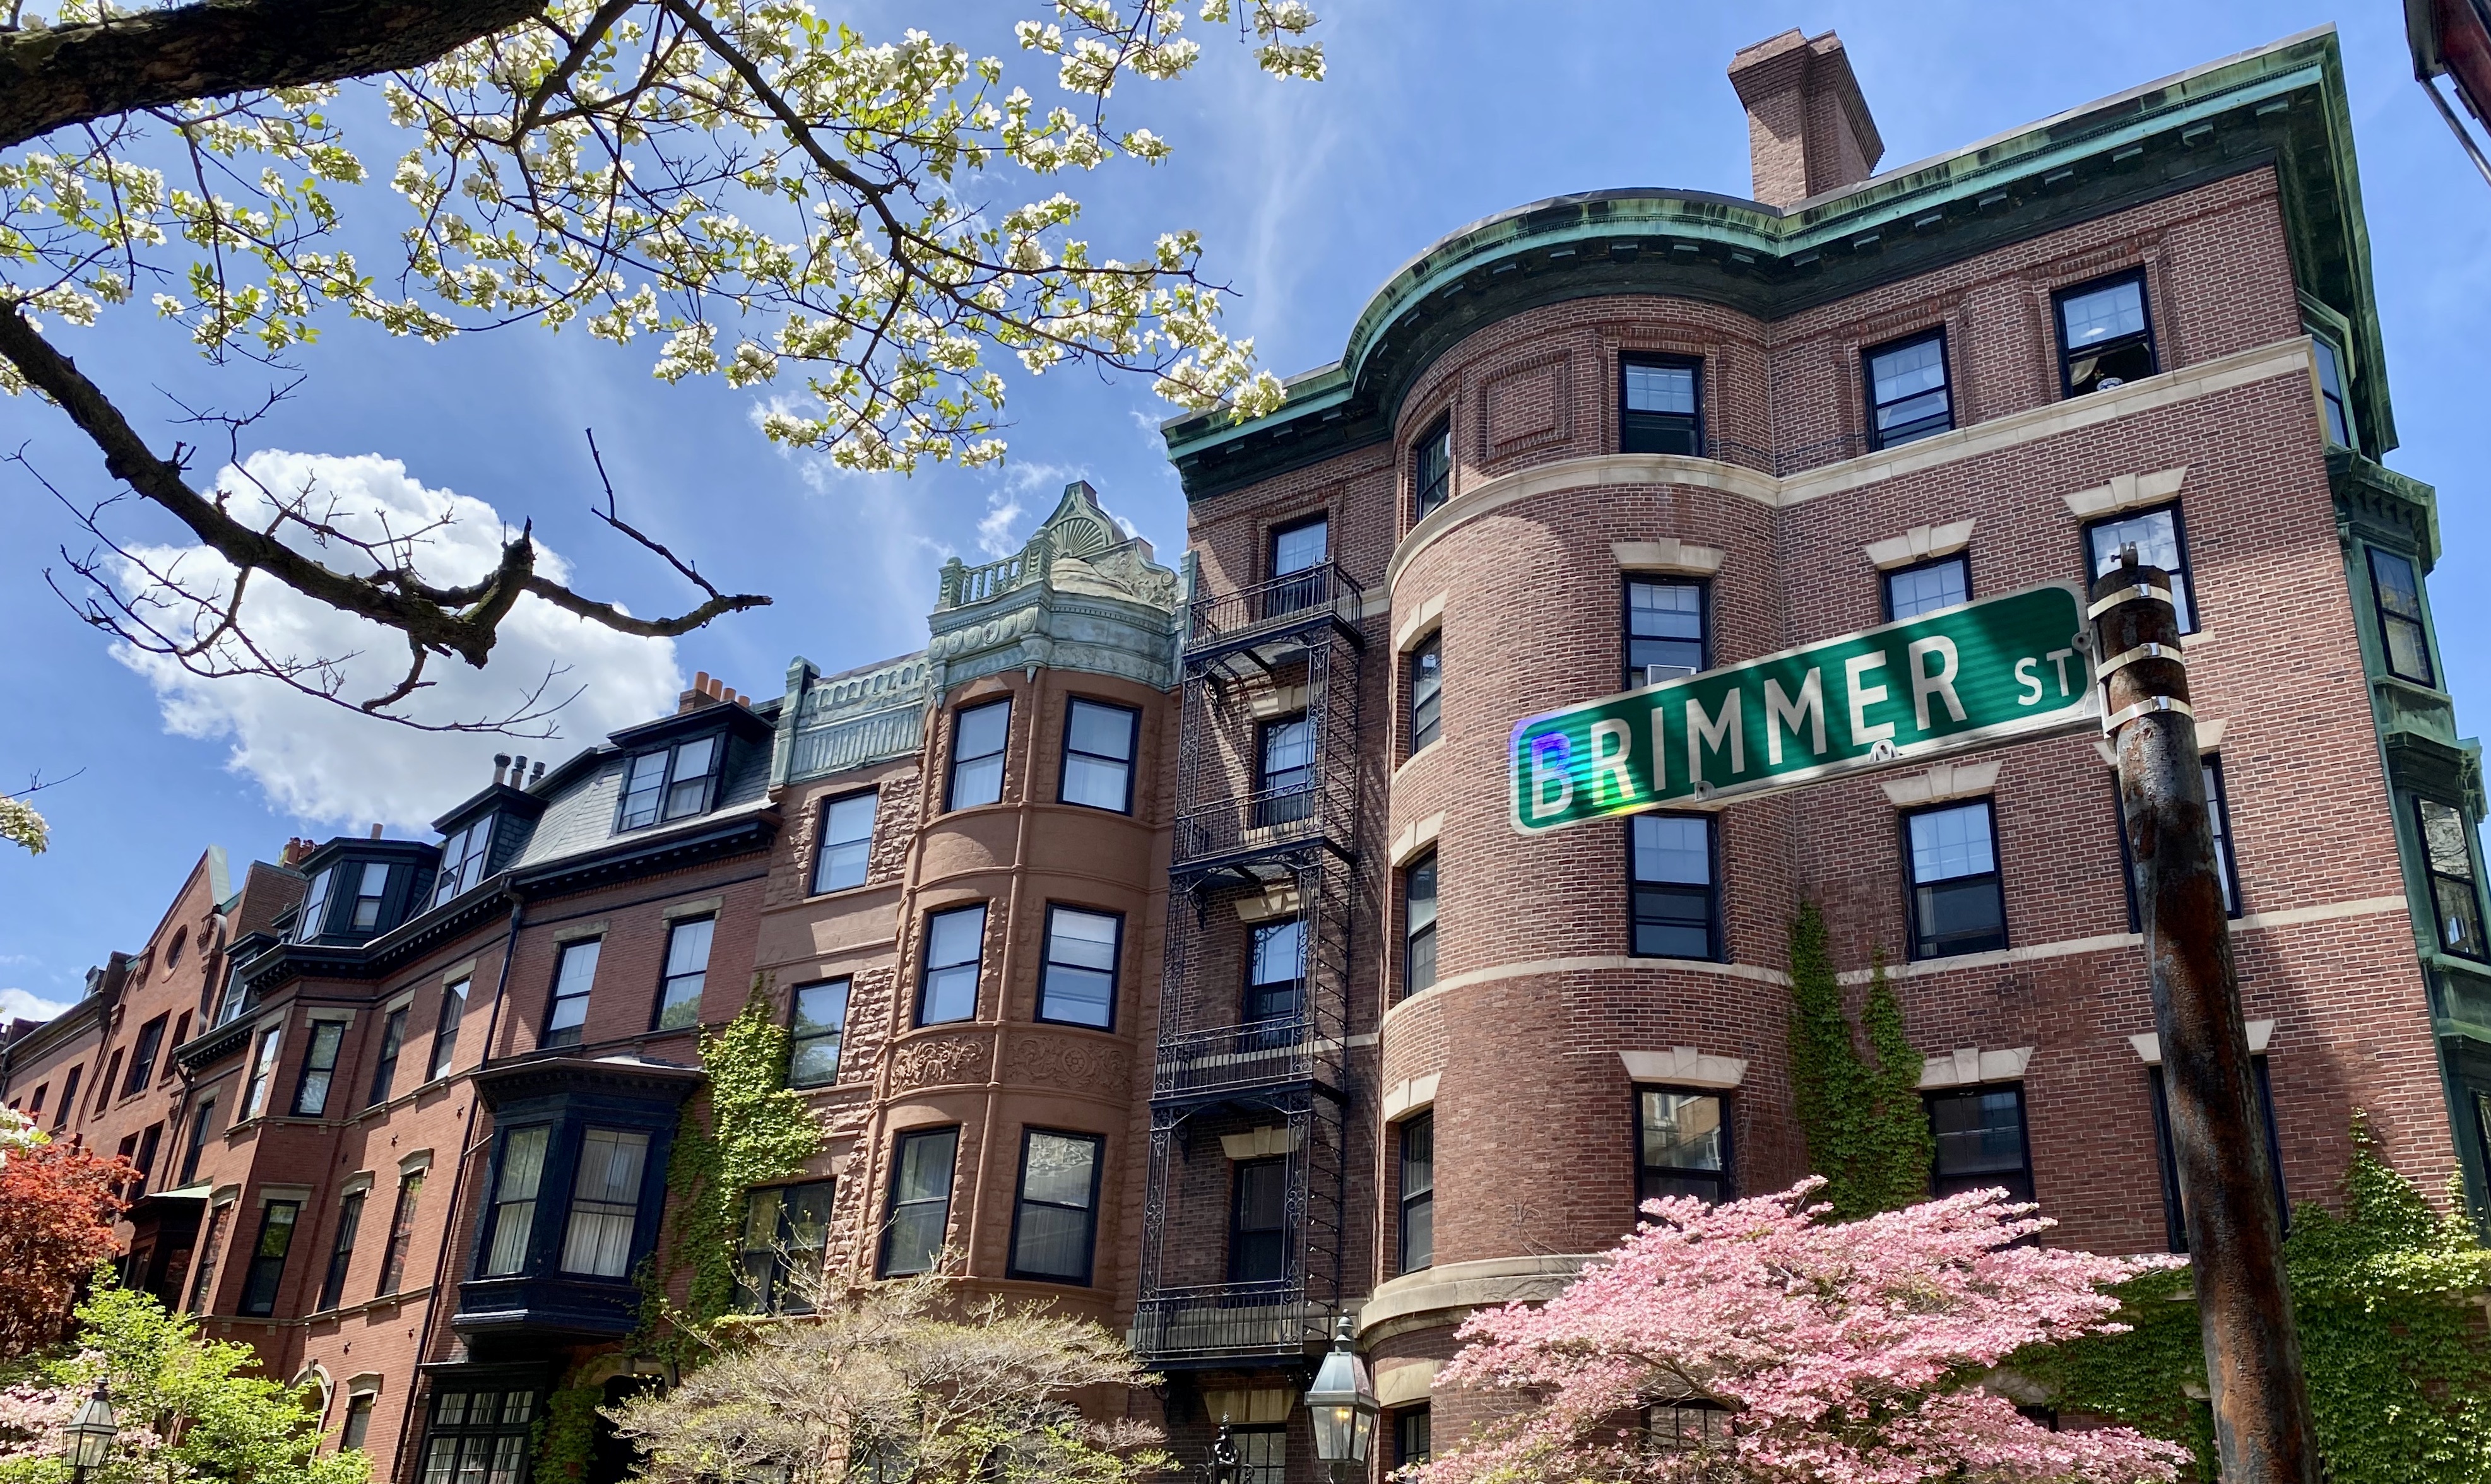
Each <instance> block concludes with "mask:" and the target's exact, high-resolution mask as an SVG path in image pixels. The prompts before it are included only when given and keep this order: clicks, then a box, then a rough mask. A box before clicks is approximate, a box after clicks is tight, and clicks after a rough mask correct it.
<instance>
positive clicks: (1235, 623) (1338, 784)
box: [1132, 564, 1365, 1369]
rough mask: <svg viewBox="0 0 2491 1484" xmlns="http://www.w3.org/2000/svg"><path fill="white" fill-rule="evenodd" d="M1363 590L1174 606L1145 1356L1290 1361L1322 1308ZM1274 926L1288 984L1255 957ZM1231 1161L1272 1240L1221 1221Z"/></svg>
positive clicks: (1237, 1221) (1162, 1364)
mask: <svg viewBox="0 0 2491 1484" xmlns="http://www.w3.org/2000/svg"><path fill="white" fill-rule="evenodd" d="M1364 598H1365V593H1364V591H1363V589H1362V588H1361V586H1360V585H1359V584H1358V583H1357V582H1356V581H1354V580H1352V579H1351V578H1350V577H1349V575H1348V574H1347V573H1346V572H1344V571H1342V570H1341V569H1340V568H1339V567H1338V566H1336V565H1333V564H1326V565H1324V566H1321V567H1313V568H1310V569H1307V570H1304V571H1299V572H1292V573H1290V574H1288V575H1287V576H1284V577H1280V578H1276V579H1275V580H1273V581H1270V582H1266V583H1263V584H1261V585H1259V586H1257V587H1251V588H1247V589H1245V590H1244V591H1242V592H1236V593H1229V594H1224V595H1218V596H1212V597H1197V598H1196V599H1195V600H1194V601H1193V602H1192V604H1191V611H1190V614H1189V624H1188V627H1187V644H1186V649H1185V662H1184V687H1185V693H1184V713H1183V721H1182V723H1181V731H1180V733H1179V742H1180V752H1179V759H1178V763H1177V796H1176V839H1175V843H1174V846H1173V848H1172V851H1171V858H1170V867H1169V877H1170V881H1169V891H1168V923H1167V935H1166V960H1165V977H1164V981H1163V985H1162V988H1161V991H1160V1002H1159V1025H1158V1059H1157V1065H1156V1070H1155V1075H1154V1077H1153V1081H1152V1094H1151V1164H1150V1175H1149V1186H1148V1189H1147V1192H1146V1195H1145V1198H1144V1204H1143V1217H1142V1267H1141V1283H1140V1295H1139V1300H1138V1303H1137V1305H1136V1308H1135V1313H1134V1318H1133V1336H1132V1338H1133V1348H1134V1350H1135V1352H1136V1353H1138V1354H1139V1355H1140V1357H1141V1358H1142V1359H1143V1360H1144V1361H1145V1362H1146V1363H1147V1364H1150V1365H1152V1366H1154V1367H1158V1368H1161V1369H1165V1368H1169V1367H1179V1368H1182V1367H1200V1366H1212V1365H1223V1364H1252V1363H1255V1362H1256V1361H1257V1360H1287V1361H1295V1360H1297V1359H1300V1358H1302V1357H1303V1356H1304V1355H1305V1354H1307V1353H1309V1352H1313V1351H1319V1350H1321V1349H1322V1348H1323V1347H1324V1344H1325V1341H1326V1333H1327V1328H1326V1326H1327V1321H1328V1319H1329V1316H1331V1315H1332V1314H1333V1313H1334V1312H1336V1311H1337V1309H1338V1307H1339V1303H1340V1291H1341V1262H1342V1253H1341V1237H1342V1227H1343V1219H1344V1210H1343V1208H1344V1205H1345V1202H1346V1180H1347V1174H1348V1160H1347V1158H1346V1150H1345V1149H1344V1139H1345V1135H1346V1132H1347V1118H1346V1115H1347V1107H1348V1105H1347V1099H1346V1096H1345V1092H1346V1077H1345V1075H1344V1074H1345V1061H1346V1056H1347V1052H1346V1040H1347V1035H1348V1007H1349V970H1350V930H1351V909H1352V904H1353V901H1354V896H1355V889H1356V862H1357V829H1358V817H1359V802H1360V800H1359V790H1360V777H1361V773H1360V767H1361V765H1360V759H1359V745H1358V743H1359V733H1358V698H1359V660H1360V655H1361V653H1362V651H1363V648H1364V643H1365V641H1364V637H1363V632H1362V629H1361V626H1360V615H1361V612H1362V607H1363V601H1364ZM1301 720H1302V721H1303V728H1302V729H1297V730H1292V731H1290V732H1289V733H1288V734H1287V735H1286V736H1285V737H1284V738H1282V739H1281V741H1280V742H1279V743H1278V744H1277V745H1278V747H1279V749H1280V750H1281V751H1283V752H1285V753H1286V754H1287V755H1286V756H1285V757H1281V758H1279V759H1278V761H1280V762H1282V763H1286V764H1289V765H1292V766H1289V767H1285V768H1281V769H1278V770H1275V772H1276V782H1275V781H1274V780H1273V779H1267V777H1266V776H1265V764H1266V761H1267V758H1266V748H1267V747H1273V746H1275V742H1274V741H1273V729H1274V728H1275V727H1280V728H1293V729H1294V728H1296V727H1297V724H1298V723H1299V722H1300V721H1301ZM1292 920H1294V921H1295V922H1296V923H1297V924H1298V926H1297V928H1296V930H1295V936H1296V944H1295V946H1296V949H1297V952H1296V955H1295V959H1296V962H1295V979H1294V989H1293V990H1292V988H1291V986H1290V985H1289V984H1287V983H1284V982H1278V981H1281V980H1283V979H1284V978H1285V965H1284V964H1282V965H1278V966H1275V964H1274V963H1272V962H1271V960H1273V959H1274V958H1275V957H1276V956H1277V954H1276V952H1275V951H1266V952H1265V953H1264V955H1263V959H1264V962H1262V964H1261V967H1259V968H1257V967H1256V957H1255V953H1256V948H1255V946H1256V944H1257V941H1258V933H1257V929H1258V928H1260V929H1262V930H1263V932H1262V935H1261V939H1262V942H1263V943H1264V944H1265V946H1266V947H1267V949H1268V948H1269V947H1270V946H1271V945H1273V944H1285V943H1286V941H1287V938H1288V935H1289V932H1290V929H1289V928H1288V924H1289V923H1290V922H1291V921H1292ZM1249 979H1251V980H1253V981H1255V982H1254V984H1253V986H1252V987H1250V988H1249V984H1248V980H1249ZM1292 1002H1293V1003H1292ZM1241 1160H1245V1161H1250V1162H1252V1163H1254V1164H1255V1165H1257V1166H1258V1167H1259V1168H1258V1169H1257V1170H1256V1172H1255V1174H1256V1175H1257V1177H1258V1178H1261V1180H1262V1183H1261V1184H1260V1185H1259V1186H1258V1192H1259V1193H1258V1196H1257V1198H1256V1199H1257V1202H1258V1203H1259V1204H1260V1205H1261V1206H1264V1207H1268V1206H1269V1205H1270V1197H1271V1188H1270V1186H1271V1181H1272V1179H1273V1178H1276V1180H1277V1183H1278V1186H1279V1192H1278V1194H1279V1206H1280V1208H1281V1210H1280V1215H1279V1228H1278V1231H1277V1233H1276V1234H1274V1233H1271V1232H1269V1231H1265V1232H1262V1233H1259V1234H1257V1235H1252V1236H1248V1235H1245V1234H1243V1233H1242V1232H1241V1225H1242V1224H1243V1223H1242V1220H1241V1217H1240V1214H1239V1209H1238V1208H1239V1207H1240V1206H1241V1205H1243V1204H1244V1203H1245V1196H1244V1194H1243V1193H1242V1192H1243V1190H1244V1183H1243V1182H1244V1178H1245V1176H1244V1173H1243V1171H1242V1169H1241V1165H1240V1163H1239V1161H1241ZM1257 1219H1258V1220H1262V1221H1263V1224H1264V1225H1266V1226H1268V1225H1269V1222H1268V1220H1267V1219H1264V1218H1257ZM1248 1246H1252V1247H1253V1251H1252V1252H1250V1253H1247V1252H1246V1251H1245V1249H1246V1248H1247V1247H1248ZM1275 1248H1276V1249H1277V1250H1276V1252H1275ZM1245 1259H1250V1261H1246V1260H1245Z"/></svg>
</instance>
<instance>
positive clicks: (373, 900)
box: [347, 860, 390, 933]
mask: <svg viewBox="0 0 2491 1484" xmlns="http://www.w3.org/2000/svg"><path fill="white" fill-rule="evenodd" d="M347 869H349V870H352V869H354V867H351V866H350V867H348V868H347ZM362 871H363V874H362V876H361V878H360V880H359V884H358V885H357V886H356V887H355V917H354V922H355V931H356V932H359V933H368V932H370V931H371V930H372V929H373V928H376V927H378V926H380V925H381V899H382V898H383V897H385V896H387V895H389V879H390V868H389V865H388V863H387V862H385V861H380V860H366V861H365V862H364V863H363V867H362Z"/></svg>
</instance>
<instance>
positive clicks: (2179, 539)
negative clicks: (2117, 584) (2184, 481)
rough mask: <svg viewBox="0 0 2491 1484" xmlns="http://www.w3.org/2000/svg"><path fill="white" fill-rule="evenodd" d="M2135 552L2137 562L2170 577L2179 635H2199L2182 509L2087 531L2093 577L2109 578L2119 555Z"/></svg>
mask: <svg viewBox="0 0 2491 1484" xmlns="http://www.w3.org/2000/svg"><path fill="white" fill-rule="evenodd" d="M2130 546H2134V547H2135V548H2136V560H2137V561H2138V562H2139V563H2140V564H2142V565H2144V566H2146V567H2160V568H2162V569H2163V570H2164V571H2166V572H2168V573H2170V574H2171V606H2172V608H2173V609H2174V611H2176V612H2177V613H2178V614H2179V617H2180V631H2181V632H2182V633H2183V634H2187V633H2195V632H2196V631H2197V603H2196V595H2195V591H2194V589H2195V586H2196V585H2195V583H2194V582H2193V581H2192V580H2191V579H2190V577H2189V575H2188V542H2187V538H2186V534H2185V532H2184V531H2183V528H2182V526H2181V522H2180V507H2178V506H2176V505H2166V506H2163V507H2162V508H2161V509H2152V510H2138V511H2136V512H2134V513H2132V514H2125V515H2114V516H2112V517H2111V518H2110V519H2108V520H2097V521H2095V522H2094V523H2093V524H2092V525H2089V526H2087V527H2085V547H2086V550H2087V551H2089V552H2090V553H2091V554H2092V556H2093V563H2094V575H2095V576H2096V577H2103V576H2108V575H2109V574H2110V573H2111V572H2113V571H2115V570H2117V569H2118V568H2119V566H2120V554H2121V553H2122V552H2124V551H2125V550H2126V549H2127V548H2128V547H2130Z"/></svg>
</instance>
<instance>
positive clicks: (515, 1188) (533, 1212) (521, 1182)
mask: <svg viewBox="0 0 2491 1484" xmlns="http://www.w3.org/2000/svg"><path fill="white" fill-rule="evenodd" d="M552 1139H553V1126H552V1125H551V1124H549V1123H531V1124H528V1125H527V1126H525V1127H521V1128H513V1129H508V1130H505V1131H504V1133H503V1135H502V1158H501V1164H500V1169H499V1170H498V1171H497V1172H496V1174H495V1176H494V1179H493V1199H492V1207H491V1209H490V1210H489V1211H488V1212H487V1213H486V1217H485V1220H486V1222H487V1223H488V1230H489V1233H490V1236H489V1237H487V1239H486V1242H487V1244H486V1246H485V1248H484V1262H483V1263H482V1264H481V1265H480V1266H479V1267H478V1269H477V1276H479V1277H484V1278H504V1277H509V1276H510V1275H512V1274H513V1273H516V1272H517V1271H519V1269H521V1268H522V1267H525V1266H527V1262H528V1248H529V1247H530V1246H531V1245H532V1244H533V1242H534V1240H535V1237H536V1223H537V1194H538V1190H539V1188H540V1187H541V1186H542V1184H543V1183H544V1165H545V1147H546V1146H547V1145H548V1144H550V1143H551V1142H552Z"/></svg>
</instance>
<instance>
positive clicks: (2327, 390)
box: [2309, 331, 2361, 449]
mask: <svg viewBox="0 0 2491 1484" xmlns="http://www.w3.org/2000/svg"><path fill="white" fill-rule="evenodd" d="M2309 348H2310V350H2311V351H2312V352H2314V353H2315V356H2316V359H2317V362H2318V410H2319V415H2320V417H2321V418H2322V420H2323V421H2324V422H2325V424H2326V428H2327V441H2328V442H2329V443H2331V444H2334V445H2336V446H2337V447H2339V448H2346V449H2358V448H2359V447H2360V446H2361V445H2360V441H2359V439H2357V438H2355V437H2354V436H2353V410H2352V405H2351V404H2350V403H2348V402H2347V401H2345V400H2344V358H2343V356H2342V355H2341V354H2340V353H2339V352H2337V350H2336V349H2335V342H2334V341H2332V340H2330V339H2328V338H2327V337H2326V336H2325V335H2319V334H2317V333H2316V332H2315V331H2313V332H2311V334H2310V337H2309Z"/></svg>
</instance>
